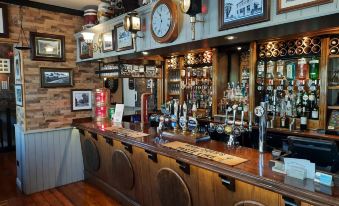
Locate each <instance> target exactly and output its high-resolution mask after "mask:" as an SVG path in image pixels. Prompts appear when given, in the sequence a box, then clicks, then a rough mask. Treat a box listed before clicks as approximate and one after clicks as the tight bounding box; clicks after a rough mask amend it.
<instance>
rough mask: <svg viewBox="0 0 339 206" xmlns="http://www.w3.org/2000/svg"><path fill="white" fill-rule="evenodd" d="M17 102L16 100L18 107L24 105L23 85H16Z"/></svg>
mask: <svg viewBox="0 0 339 206" xmlns="http://www.w3.org/2000/svg"><path fill="white" fill-rule="evenodd" d="M15 100H16V105H17V106H21V107H22V105H23V95H22V85H21V84H16V85H15Z"/></svg>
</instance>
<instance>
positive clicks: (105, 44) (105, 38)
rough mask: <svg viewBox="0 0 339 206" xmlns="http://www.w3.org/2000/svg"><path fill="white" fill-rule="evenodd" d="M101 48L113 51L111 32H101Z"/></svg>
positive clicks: (104, 50) (105, 50)
mask: <svg viewBox="0 0 339 206" xmlns="http://www.w3.org/2000/svg"><path fill="white" fill-rule="evenodd" d="M102 48H103V52H108V51H113V49H114V47H113V33H112V32H106V33H104V34H102Z"/></svg>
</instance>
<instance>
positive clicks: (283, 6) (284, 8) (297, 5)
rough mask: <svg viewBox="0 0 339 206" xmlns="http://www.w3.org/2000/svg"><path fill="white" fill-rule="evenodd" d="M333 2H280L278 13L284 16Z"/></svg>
mask: <svg viewBox="0 0 339 206" xmlns="http://www.w3.org/2000/svg"><path fill="white" fill-rule="evenodd" d="M331 2H333V0H278V1H277V13H278V14H282V13H286V12H290V11H294V10H299V9H304V8H307V7H311V6H317V5H320V4H327V3H331Z"/></svg>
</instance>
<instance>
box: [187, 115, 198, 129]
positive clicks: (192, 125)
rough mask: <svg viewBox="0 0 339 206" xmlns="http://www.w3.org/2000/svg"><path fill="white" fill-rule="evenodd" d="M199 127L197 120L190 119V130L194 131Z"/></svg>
mask: <svg viewBox="0 0 339 206" xmlns="http://www.w3.org/2000/svg"><path fill="white" fill-rule="evenodd" d="M197 127H198V121H197V119H196V118H193V117H190V118H189V120H188V130H189V131H194V130H195V129H196V128H197Z"/></svg>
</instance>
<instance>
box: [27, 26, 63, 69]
mask: <svg viewBox="0 0 339 206" xmlns="http://www.w3.org/2000/svg"><path fill="white" fill-rule="evenodd" d="M29 36H30V43H31V47H32V49H31V59H32V60H34V61H53V62H64V61H66V58H65V36H62V35H54V34H46V33H37V32H30V35H29Z"/></svg>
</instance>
